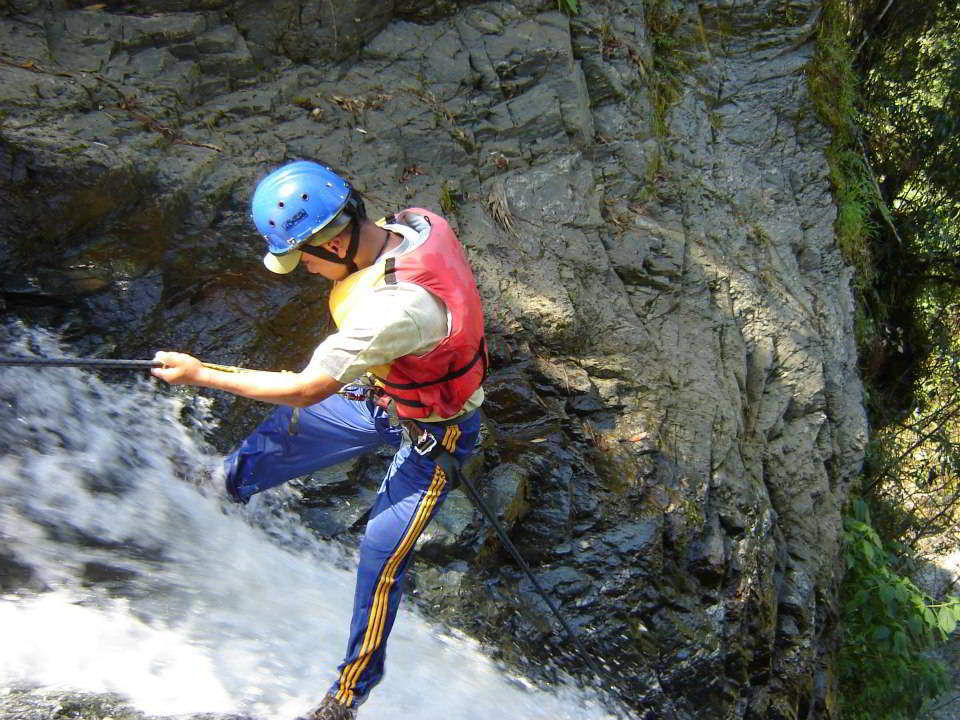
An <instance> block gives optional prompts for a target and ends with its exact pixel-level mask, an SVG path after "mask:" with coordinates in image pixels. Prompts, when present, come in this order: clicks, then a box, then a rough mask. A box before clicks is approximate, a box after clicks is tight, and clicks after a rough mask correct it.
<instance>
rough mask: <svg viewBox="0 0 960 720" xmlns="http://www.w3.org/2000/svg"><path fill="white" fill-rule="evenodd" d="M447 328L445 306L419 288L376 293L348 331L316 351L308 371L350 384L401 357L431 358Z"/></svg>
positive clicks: (349, 321) (357, 312)
mask: <svg viewBox="0 0 960 720" xmlns="http://www.w3.org/2000/svg"><path fill="white" fill-rule="evenodd" d="M447 328H448V319H447V308H446V305H444V303H443V302H442V301H441V300H440V299H439V298H437V297H436V296H434V295H432V294H430V293H429V292H428V291H427V290H425V289H424V288H422V287H420V286H419V285H416V284H414V283H403V282H401V283H397V284H395V285H385V286H382V287H378V288H374V289H372V290H370V291H368V292H367V295H366V297H364V298H363V299H362V300H360V301H359V302H358V303H357V305H356V306H355V307H354V309H353V310H351V312H350V317H349V318H347V322H346V323H344V326H343V327H341V328H339V329H338V331H337V332H335V333H333V334H332V335H330V336H329V337H327V338H326V339H325V340H324V341H323V342H322V343H320V345H319V346H318V347H317V349H316V350H314V352H313V357H312V359H311V360H310V366H311V367H315V368H317V369H319V370H320V371H321V372H324V373H326V374H327V375H330V376H331V377H333V378H334V379H335V380H337V382H341V383H349V382H352V381H354V380H356V379H357V378H358V377H360V376H361V375H363V374H364V373H366V372H367V371H368V370H370V369H371V368H375V367H377V366H378V365H386V364H387V363H389V362H391V361H393V360H395V359H397V358H398V357H403V356H404V355H423V354H425V353H428V352H430V350H432V349H433V348H434V347H436V346H437V344H438V343H439V342H440V341H441V340H443V339H444V338H445V337H446V336H447V332H448V330H447Z"/></svg>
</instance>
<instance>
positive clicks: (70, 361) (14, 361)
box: [0, 357, 248, 373]
mask: <svg viewBox="0 0 960 720" xmlns="http://www.w3.org/2000/svg"><path fill="white" fill-rule="evenodd" d="M202 364H203V366H204V367H206V368H211V369H213V370H220V371H221V372H229V373H238V372H248V370H247V369H246V368H241V367H235V366H233V365H216V364H214V363H202ZM0 366H5V367H16V366H20V367H90V368H107V369H110V370H140V369H147V370H149V369H150V368H161V367H163V363H162V362H157V361H156V360H112V359H108V358H67V357H59V358H37V357H0Z"/></svg>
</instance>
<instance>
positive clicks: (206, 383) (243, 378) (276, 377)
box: [151, 352, 343, 407]
mask: <svg viewBox="0 0 960 720" xmlns="http://www.w3.org/2000/svg"><path fill="white" fill-rule="evenodd" d="M153 359H154V360H156V361H158V362H162V363H163V365H164V367H162V368H154V369H153V370H152V371H151V372H152V373H153V374H154V375H155V376H156V377H158V378H160V379H161V380H163V381H165V382H168V383H170V384H171V385H196V386H198V387H206V388H212V389H214V390H224V391H226V392H228V393H232V394H234V395H239V396H241V397H246V398H251V399H253V400H260V401H262V402H268V403H274V404H275V405H292V406H294V407H307V406H308V405H313V404H314V403H318V402H320V401H321V400H325V399H327V398H328V397H330V396H331V395H333V394H334V393H336V392H337V391H338V390H340V388H341V387H343V383H340V382H338V381H337V380H335V379H334V378H332V377H331V376H330V375H327V374H326V373H324V372H322V371H321V370H319V369H317V368H316V367H314V364H313V363H311V364H310V365H308V366H307V367H306V368H304V369H303V370H302V371H300V372H298V373H288V372H269V371H266V370H245V371H243V372H225V371H223V370H217V369H215V368H211V367H206V366H204V364H203V363H201V362H200V361H199V360H197V358H195V357H193V356H191V355H186V354H184V353H176V352H158V353H157V354H156V355H155V356H154V358H153Z"/></svg>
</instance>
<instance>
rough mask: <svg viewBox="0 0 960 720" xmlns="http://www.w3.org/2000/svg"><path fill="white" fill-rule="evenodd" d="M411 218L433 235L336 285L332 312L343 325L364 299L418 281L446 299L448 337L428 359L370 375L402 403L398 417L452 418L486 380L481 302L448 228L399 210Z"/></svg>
mask: <svg viewBox="0 0 960 720" xmlns="http://www.w3.org/2000/svg"><path fill="white" fill-rule="evenodd" d="M408 213H409V214H413V215H422V216H424V217H425V218H426V219H427V222H428V223H429V224H430V233H429V234H428V235H427V238H426V240H424V241H423V243H421V244H420V245H419V246H418V247H417V248H416V249H414V250H412V251H410V252H408V253H404V254H403V255H401V256H399V257H387V258H385V259H383V260H379V261H377V262H375V263H374V264H373V265H371V266H369V267H366V268H364V269H363V270H360V271H358V272H355V273H352V274H351V275H350V276H349V277H347V278H346V279H345V280H342V281H340V282H338V283H336V284H335V285H334V288H333V291H332V292H331V293H330V312H331V315H333V319H334V322H336V324H337V326H338V327H340V326H341V324H342V322H343V320H344V319H345V318H346V317H347V316H348V315H349V311H350V308H351V307H352V305H353V303H352V302H351V301H352V300H354V299H355V298H356V297H357V295H358V294H360V293H362V292H363V291H364V290H365V289H368V288H372V287H377V286H380V285H382V284H391V283H397V282H411V283H416V284H417V285H419V286H420V287H422V288H424V289H425V290H427V291H429V292H430V293H431V294H432V295H434V296H436V297H437V298H439V299H440V300H442V301H443V303H444V305H446V306H447V311H448V313H449V315H448V318H449V322H450V327H449V328H448V334H447V337H445V338H444V339H443V340H441V341H440V343H439V344H438V345H437V346H436V347H435V348H433V350H431V351H430V352H428V353H427V354H426V355H420V356H413V355H405V356H403V357H399V358H397V359H396V360H394V361H393V362H391V363H390V364H389V365H386V366H381V367H377V368H373V369H371V371H370V374H371V375H373V377H374V378H375V380H376V382H377V384H378V385H379V386H380V387H381V388H382V390H383V393H384V396H385V397H384V398H383V400H384V402H389V400H391V399H392V400H393V401H394V402H395V403H396V410H397V414H398V415H399V416H400V417H402V418H409V419H417V418H424V417H427V416H429V415H439V416H440V417H444V418H448V417H452V416H454V415H456V414H457V413H459V412H460V411H461V410H462V409H463V406H464V404H465V403H466V402H467V400H468V399H469V398H470V396H471V395H473V393H474V392H476V390H477V388H479V387H480V385H481V383H482V382H483V379H484V377H485V376H486V371H487V364H488V359H487V349H486V343H485V341H484V336H483V301H482V300H481V298H480V293H479V292H478V291H477V284H476V281H475V280H474V277H473V271H472V270H471V269H470V265H469V263H468V262H467V257H466V254H465V253H464V251H463V248H462V247H461V245H460V242H459V241H458V240H457V237H456V235H454V233H453V230H452V229H451V228H450V225H449V223H447V221H446V220H444V219H443V218H442V217H440V216H439V215H436V214H434V213H432V212H429V211H428V210H423V209H421V208H410V209H407V210H404V211H402V212H401V213H398V214H397V216H396V219H397V221H399V222H402V221H403V215H406V214H408ZM387 221H388V222H392V221H393V218H388V219H387ZM351 295H353V298H351V297H350V296H351Z"/></svg>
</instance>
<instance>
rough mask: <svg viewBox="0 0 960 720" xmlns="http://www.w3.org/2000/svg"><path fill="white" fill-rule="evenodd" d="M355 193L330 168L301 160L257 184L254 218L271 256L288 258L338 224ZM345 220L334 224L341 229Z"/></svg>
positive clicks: (254, 194)
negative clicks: (331, 226) (306, 243)
mask: <svg viewBox="0 0 960 720" xmlns="http://www.w3.org/2000/svg"><path fill="white" fill-rule="evenodd" d="M351 190H352V189H351V187H350V183H348V182H347V181H346V180H344V179H343V178H341V177H340V176H339V175H337V174H336V173H335V172H333V170H331V169H330V168H328V167H326V166H324V165H321V164H319V163H315V162H310V161H309V160H298V161H296V162H292V163H289V164H287V165H284V166H283V167H281V168H279V169H277V170H274V171H273V172H271V173H270V174H269V175H267V176H266V177H265V178H263V180H261V181H260V182H259V183H258V184H257V189H256V190H255V191H254V193H253V200H252V201H251V202H250V215H251V217H252V218H253V223H254V225H256V226H257V230H258V231H259V232H260V234H261V235H262V236H263V238H264V239H265V240H266V241H267V249H268V250H269V252H270V253H271V254H273V255H285V254H287V253H289V252H291V251H292V250H296V249H298V248H299V247H300V246H301V245H302V244H303V243H305V242H306V241H307V240H309V239H310V238H311V237H313V236H314V235H315V234H316V233H318V232H319V231H320V230H322V229H323V228H325V227H327V226H328V225H330V224H331V222H332V221H334V220H336V219H337V218H338V216H339V215H340V213H341V211H343V209H344V208H345V207H346V206H347V203H348V201H349V200H350V198H351V194H352V192H351ZM342 219H343V220H344V222H336V223H334V225H335V226H338V227H339V229H342V228H343V226H344V225H346V220H347V218H342ZM331 229H333V228H331ZM334 234H335V233H334ZM331 237H332V235H331Z"/></svg>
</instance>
